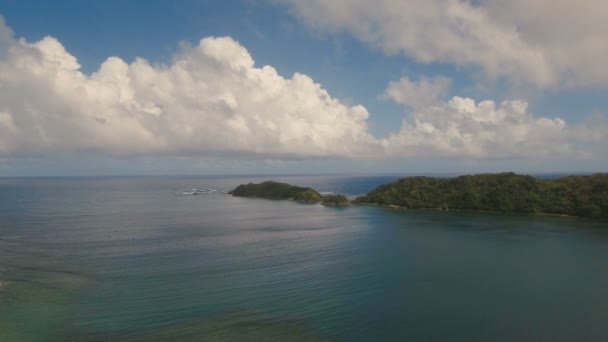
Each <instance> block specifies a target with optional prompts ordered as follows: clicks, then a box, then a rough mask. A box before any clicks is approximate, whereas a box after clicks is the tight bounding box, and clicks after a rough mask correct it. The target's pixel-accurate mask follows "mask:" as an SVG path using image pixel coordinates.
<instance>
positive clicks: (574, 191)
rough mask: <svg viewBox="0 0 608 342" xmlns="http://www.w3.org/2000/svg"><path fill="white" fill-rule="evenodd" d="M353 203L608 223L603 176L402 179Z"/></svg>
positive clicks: (607, 182)
mask: <svg viewBox="0 0 608 342" xmlns="http://www.w3.org/2000/svg"><path fill="white" fill-rule="evenodd" d="M354 202H355V203H359V204H374V205H383V206H396V207H403V208H412V209H439V210H471V211H492V212H502V213H536V214H554V215H568V216H580V217H590V218H608V174H595V175H592V176H567V177H561V178H557V179H539V178H535V177H532V176H525V175H517V174H515V173H511V172H509V173H500V174H479V175H471V176H460V177H454V178H432V177H407V178H402V179H398V180H396V181H394V182H391V183H389V184H384V185H381V186H379V187H378V188H376V189H374V190H373V191H371V192H370V193H368V194H367V195H365V196H361V197H359V198H357V199H356V200H355V201H354Z"/></svg>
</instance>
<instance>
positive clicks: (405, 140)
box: [382, 96, 590, 159]
mask: <svg viewBox="0 0 608 342" xmlns="http://www.w3.org/2000/svg"><path fill="white" fill-rule="evenodd" d="M527 107H528V104H527V103H526V102H523V101H504V102H503V103H501V104H500V105H497V104H496V103H495V102H494V101H482V102H479V103H476V102H475V101H474V100H473V99H470V98H462V97H458V96H456V97H454V98H452V99H451V100H450V101H448V102H445V103H436V104H434V105H432V106H429V107H425V108H421V109H418V110H416V112H415V113H414V115H413V120H404V122H403V125H402V127H401V130H400V131H399V132H398V133H396V134H393V135H390V136H389V137H387V138H386V139H384V140H383V141H382V143H383V145H384V146H385V147H386V149H387V152H388V153H389V155H401V156H444V157H469V158H474V159H519V158H552V157H554V158H563V157H572V156H574V155H576V154H577V153H581V151H580V150H578V149H577V148H576V146H575V145H574V144H573V143H574V140H572V139H569V138H570V137H569V135H570V134H571V133H570V131H569V129H570V128H568V126H567V125H566V122H565V121H564V120H561V119H549V118H544V117H541V118H535V117H534V116H532V115H531V114H530V113H529V112H528V110H527ZM589 152H590V151H589ZM579 157H585V156H584V155H579Z"/></svg>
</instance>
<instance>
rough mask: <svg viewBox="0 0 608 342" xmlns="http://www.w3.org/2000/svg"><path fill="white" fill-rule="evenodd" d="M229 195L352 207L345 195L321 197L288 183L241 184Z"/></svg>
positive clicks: (309, 189) (311, 191)
mask: <svg viewBox="0 0 608 342" xmlns="http://www.w3.org/2000/svg"><path fill="white" fill-rule="evenodd" d="M229 194H231V195H233V196H237V197H257V198H265V199H273V200H294V201H298V202H302V203H321V204H323V205H328V206H342V205H350V201H349V200H348V198H346V196H344V195H327V196H323V195H321V194H320V193H319V192H318V191H317V190H315V189H312V188H303V187H300V186H294V185H290V184H287V183H279V182H274V181H266V182H262V183H258V184H254V183H249V184H241V185H239V186H237V187H236V188H235V189H234V190H232V191H230V192H229Z"/></svg>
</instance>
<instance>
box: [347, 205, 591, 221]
mask: <svg viewBox="0 0 608 342" xmlns="http://www.w3.org/2000/svg"><path fill="white" fill-rule="evenodd" d="M353 205H363V206H370V207H380V208H387V209H398V210H416V211H424V210H431V211H449V212H457V213H482V214H502V215H534V216H553V217H572V218H580V216H575V215H566V214H551V213H525V212H516V211H492V210H472V209H440V208H409V207H404V206H400V205H395V204H378V203H363V202H359V203H353Z"/></svg>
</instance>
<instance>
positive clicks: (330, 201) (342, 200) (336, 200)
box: [321, 195, 350, 206]
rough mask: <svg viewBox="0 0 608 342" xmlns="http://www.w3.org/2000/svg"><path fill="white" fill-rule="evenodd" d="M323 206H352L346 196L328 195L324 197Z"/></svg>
mask: <svg viewBox="0 0 608 342" xmlns="http://www.w3.org/2000/svg"><path fill="white" fill-rule="evenodd" d="M321 204H323V205H334V206H342V205H350V201H349V200H348V198H346V196H344V195H327V196H323V202H321Z"/></svg>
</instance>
